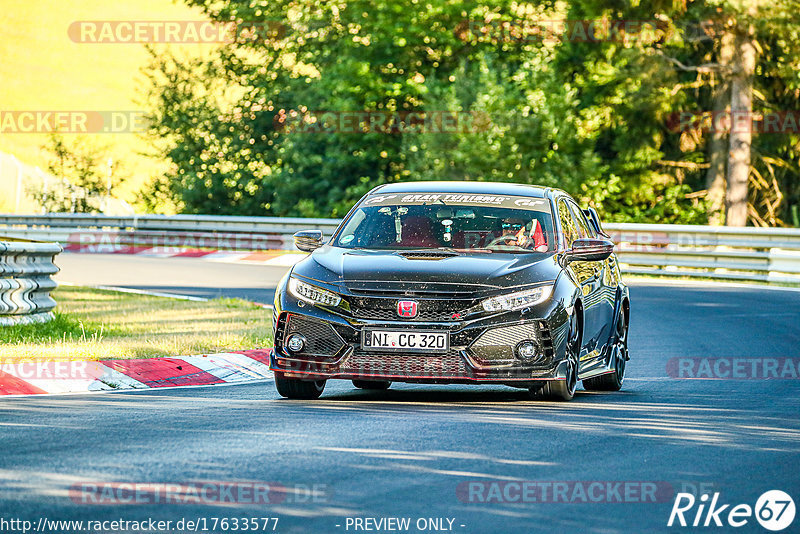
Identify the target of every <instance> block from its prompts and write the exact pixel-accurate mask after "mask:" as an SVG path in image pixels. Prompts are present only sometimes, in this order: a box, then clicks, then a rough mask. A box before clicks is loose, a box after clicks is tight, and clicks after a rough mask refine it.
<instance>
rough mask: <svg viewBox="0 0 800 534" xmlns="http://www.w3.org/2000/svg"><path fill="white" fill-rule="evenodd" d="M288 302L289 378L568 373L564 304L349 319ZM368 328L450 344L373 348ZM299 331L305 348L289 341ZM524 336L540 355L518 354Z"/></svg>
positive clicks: (281, 357) (529, 377) (280, 328)
mask: <svg viewBox="0 0 800 534" xmlns="http://www.w3.org/2000/svg"><path fill="white" fill-rule="evenodd" d="M276 304H278V302H276ZM280 304H282V306H281V307H280V308H278V309H276V310H275V314H276V315H275V325H274V326H275V350H274V351H273V354H272V357H271V360H270V368H271V369H272V370H273V371H275V372H279V373H282V374H284V375H285V376H287V377H292V378H302V379H307V380H326V379H350V380H389V381H394V382H417V383H464V384H468V383H484V384H492V383H494V384H508V385H515V386H519V387H529V386H532V385H534V384H536V383H538V382H541V381H546V380H563V379H564V377H565V367H564V365H563V362H562V361H561V359H560V358H559V357H558V356H557V354H559V353H560V351H559V350H558V348H559V346H560V345H561V344H562V343H563V338H564V337H565V336H566V331H565V328H564V326H565V325H566V321H564V320H563V318H564V317H566V316H565V315H563V317H562V314H565V313H566V312H564V310H563V307H560V306H553V305H551V306H549V307H541V308H540V309H536V310H529V311H528V312H527V313H526V314H524V315H523V314H521V313H519V312H517V313H511V312H508V313H504V314H498V315H495V316H492V317H483V318H479V319H477V320H472V321H446V322H442V321H440V322H414V323H410V322H408V321H387V320H367V319H359V318H355V317H347V316H343V315H339V314H335V313H330V312H328V311H326V310H324V309H320V308H317V307H314V306H309V305H305V306H298V305H297V303H296V302H294V301H292V302H287V301H283V302H281V303H280ZM364 328H392V329H409V330H428V331H430V330H437V331H447V332H449V334H450V348H449V350H448V351H447V352H443V353H415V352H381V351H373V350H365V349H364V348H363V347H362V346H361V338H362V336H361V332H362V330H363V329H364ZM294 333H299V334H302V335H303V337H304V338H305V339H306V340H307V342H308V343H307V345H306V347H305V348H304V350H303V351H300V352H299V353H292V352H291V351H289V350H288V349H287V348H286V347H285V345H284V340H285V339H286V338H288V336H289V335H291V334H294ZM522 340H533V341H535V343H536V346H537V357H536V358H535V359H533V360H531V361H528V362H524V361H521V360H519V359H517V358H516V356H515V355H514V347H515V345H516V344H517V343H518V342H520V341H522Z"/></svg>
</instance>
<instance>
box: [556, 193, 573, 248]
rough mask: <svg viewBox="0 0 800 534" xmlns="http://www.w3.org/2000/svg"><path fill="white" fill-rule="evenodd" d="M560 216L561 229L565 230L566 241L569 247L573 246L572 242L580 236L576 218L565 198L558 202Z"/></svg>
mask: <svg viewBox="0 0 800 534" xmlns="http://www.w3.org/2000/svg"><path fill="white" fill-rule="evenodd" d="M558 217H559V220H560V221H561V230H562V231H563V232H564V241H566V243H567V247H571V246H572V242H573V241H575V240H576V239H577V238H578V230H577V228H576V227H575V220H574V219H573V218H572V214H570V212H569V207H568V206H567V203H566V201H564V200H561V201H559V203H558Z"/></svg>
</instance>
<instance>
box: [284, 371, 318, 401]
mask: <svg viewBox="0 0 800 534" xmlns="http://www.w3.org/2000/svg"><path fill="white" fill-rule="evenodd" d="M325 382H326V380H300V379H298V378H286V377H285V376H284V375H283V374H282V373H275V387H276V388H277V389H278V394H280V396H281V397H285V398H287V399H304V400H308V399H318V398H319V396H320V395H322V392H323V390H324V389H325Z"/></svg>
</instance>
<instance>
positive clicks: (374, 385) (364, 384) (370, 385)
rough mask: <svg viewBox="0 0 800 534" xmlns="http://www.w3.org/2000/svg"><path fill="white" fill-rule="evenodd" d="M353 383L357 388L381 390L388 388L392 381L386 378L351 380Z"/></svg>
mask: <svg viewBox="0 0 800 534" xmlns="http://www.w3.org/2000/svg"><path fill="white" fill-rule="evenodd" d="M353 385H354V386H355V387H357V388H358V389H371V390H381V389H389V386H391V385H392V383H391V382H389V381H388V380H386V381H384V380H353Z"/></svg>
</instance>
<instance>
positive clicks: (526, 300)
mask: <svg viewBox="0 0 800 534" xmlns="http://www.w3.org/2000/svg"><path fill="white" fill-rule="evenodd" d="M552 292H553V286H540V287H536V288H534V289H526V290H525V291H517V292H516V293H509V294H508V295H500V296H497V297H492V298H488V299H486V300H484V301H483V302H481V305H482V306H483V309H484V310H486V311H488V312H496V311H510V310H521V309H522V308H527V307H528V306H533V305H534V304H539V303H540V302H542V301H543V300H546V299H547V298H549V297H550V294H551V293H552Z"/></svg>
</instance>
